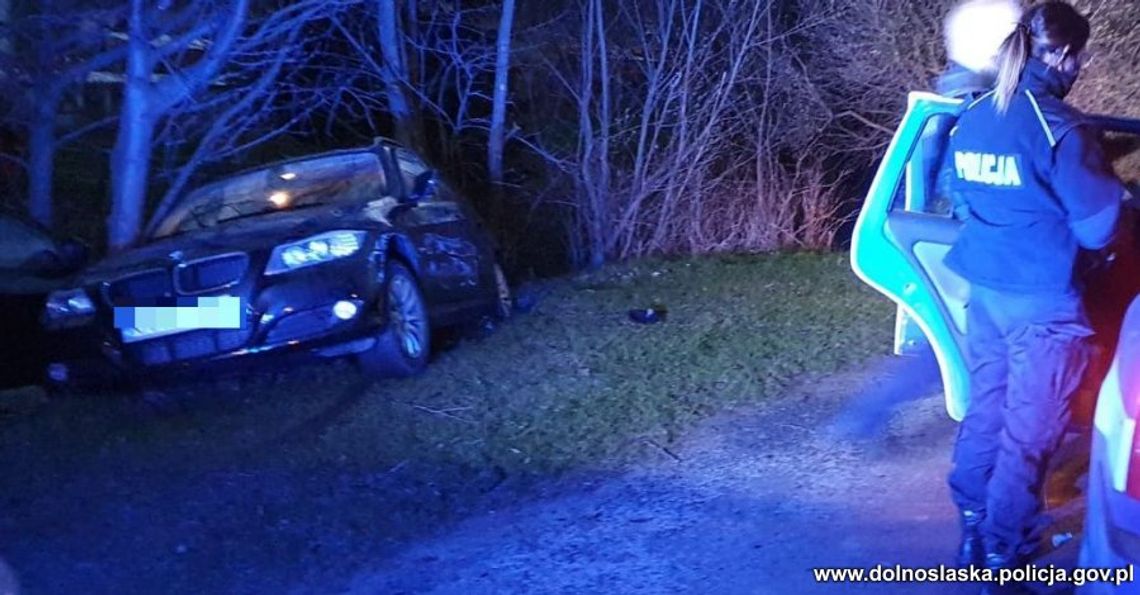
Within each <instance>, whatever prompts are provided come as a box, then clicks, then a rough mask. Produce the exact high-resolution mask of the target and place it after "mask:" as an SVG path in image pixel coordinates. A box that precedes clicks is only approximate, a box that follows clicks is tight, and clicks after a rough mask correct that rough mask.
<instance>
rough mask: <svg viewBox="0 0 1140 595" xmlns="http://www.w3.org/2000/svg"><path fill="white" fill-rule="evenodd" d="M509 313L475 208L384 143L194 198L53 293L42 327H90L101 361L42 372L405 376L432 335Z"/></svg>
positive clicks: (252, 175) (235, 179) (61, 377)
mask: <svg viewBox="0 0 1140 595" xmlns="http://www.w3.org/2000/svg"><path fill="white" fill-rule="evenodd" d="M509 304H510V295H509V289H508V287H507V284H506V280H505V278H504V276H503V273H502V271H501V269H500V268H499V266H498V264H497V263H496V259H495V248H494V244H493V242H492V240H491V238H490V236H489V235H488V234H487V233H486V232H485V231H484V230H483V228H482V227H481V226H480V223H479V221H478V220H477V218H476V216H475V215H474V213H473V212H472V210H471V209H470V207H469V205H467V204H466V203H465V202H464V201H463V200H462V199H461V197H460V196H458V195H457V194H456V193H455V192H454V191H453V190H452V189H450V188H448V186H447V185H446V184H445V183H443V182H442V181H440V179H439V178H438V177H437V176H436V174H435V172H433V171H432V170H431V168H429V167H428V166H427V165H426V164H425V163H424V162H423V161H422V160H421V159H420V158H419V157H418V156H416V154H415V153H413V152H411V151H409V150H407V149H405V148H403V147H400V146H398V145H396V144H394V143H390V142H387V141H380V142H377V143H376V144H375V145H374V146H372V147H369V148H365V149H358V150H348V151H338V152H332V153H325V154H320V155H316V156H311V157H306V158H303V159H296V160H291V161H286V162H281V163H277V164H274V165H271V166H268V167H263V168H260V169H257V170H253V171H247V172H245V173H241V174H238V175H235V176H232V177H229V178H226V179H224V180H221V181H218V182H216V183H213V184H210V185H207V186H204V187H202V188H199V189H197V190H195V191H193V192H191V193H189V194H188V195H187V196H185V198H184V199H183V200H181V201H180V202H179V203H178V204H177V205H175V207H174V208H173V209H171V210H170V212H169V213H168V214H167V215H166V216H165V217H163V218H162V219H161V221H160V222H159V223H158V224H157V225H156V226H155V228H154V230H153V232H152V233H151V234H150V235H149V237H148V239H147V241H146V243H145V244H144V245H142V246H141V247H138V248H135V249H132V250H129V251H125V252H123V253H120V254H116V255H114V256H111V257H110V258H107V259H106V260H104V261H102V262H100V263H98V264H96V265H95V266H93V267H91V268H89V269H88V270H86V271H84V272H83V273H81V274H80V275H79V276H78V281H77V282H76V284H75V286H74V287H71V288H68V289H64V290H60V291H56V292H54V293H53V294H51V296H50V297H49V298H48V301H47V307H46V315H45V323H46V324H47V326H48V327H49V328H51V329H64V328H70V329H75V328H82V329H83V330H84V334H85V335H86V336H88V337H89V340H90V341H91V342H92V343H93V344H96V345H97V347H96V349H97V350H98V351H99V352H101V358H100V359H102V360H103V362H102V363H101V364H97V365H95V366H91V365H90V362H72V361H59V362H53V363H52V364H51V365H50V366H49V370H48V372H49V376H50V377H51V379H52V380H54V381H56V382H58V383H71V382H74V381H82V380H87V379H90V378H91V376H92V374H91V372H96V371H101V370H102V371H105V370H107V369H111V370H114V371H118V372H123V373H125V375H126V376H128V377H133V378H140V377H141V378H146V377H152V378H154V377H156V375H165V374H167V373H169V372H177V371H179V370H184V369H188V368H189V369H194V370H198V369H200V368H201V367H202V366H213V365H215V364H221V363H223V362H230V363H233V362H236V361H238V360H239V359H249V358H252V357H254V356H270V357H269V359H276V358H275V356H274V355H271V354H280V353H283V352H298V351H299V352H304V353H308V354H315V355H317V356H322V357H340V356H349V355H352V356H355V358H356V359H357V361H358V362H359V363H360V364H361V366H362V367H363V368H364V369H365V370H366V371H368V372H371V373H375V374H378V375H382V376H406V375H411V374H415V373H417V372H419V371H420V370H422V369H423V368H424V366H425V365H426V363H427V358H428V355H429V353H430V346H431V336H432V329H433V328H439V327H444V326H451V325H455V324H459V323H463V322H466V321H470V320H473V319H479V318H482V317H484V316H496V315H497V316H500V317H502V316H506V315H507V314H509V312H510V308H509ZM71 332H74V330H73V331H71ZM108 362H109V363H110V364H111V365H110V366H108V365H107V363H108Z"/></svg>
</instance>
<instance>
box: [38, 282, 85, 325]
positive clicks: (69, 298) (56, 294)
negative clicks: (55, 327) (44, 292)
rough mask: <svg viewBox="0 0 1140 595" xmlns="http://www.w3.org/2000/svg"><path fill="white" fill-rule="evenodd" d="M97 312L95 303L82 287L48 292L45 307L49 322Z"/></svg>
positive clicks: (45, 315)
mask: <svg viewBox="0 0 1140 595" xmlns="http://www.w3.org/2000/svg"><path fill="white" fill-rule="evenodd" d="M94 313H95V303H94V302H92V301H91V298H90V297H88V295H87V292H86V291H83V290H82V289H66V290H62V291H53V292H51V293H50V294H48V298H47V304H46V305H45V308H44V317H45V318H46V319H47V322H49V323H51V322H59V321H63V320H69V319H75V318H82V317H86V316H90V315H92V314H94Z"/></svg>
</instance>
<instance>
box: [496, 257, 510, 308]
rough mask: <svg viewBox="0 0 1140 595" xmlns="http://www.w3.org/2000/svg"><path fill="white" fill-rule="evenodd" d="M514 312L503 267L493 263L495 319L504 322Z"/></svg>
mask: <svg viewBox="0 0 1140 595" xmlns="http://www.w3.org/2000/svg"><path fill="white" fill-rule="evenodd" d="M514 311H515V300H514V296H513V295H511V285H510V283H509V282H507V274H506V273H504V272H503V267H502V266H500V265H499V263H495V318H497V319H498V320H500V321H502V320H506V319H508V318H510V317H511V314H513V313H514Z"/></svg>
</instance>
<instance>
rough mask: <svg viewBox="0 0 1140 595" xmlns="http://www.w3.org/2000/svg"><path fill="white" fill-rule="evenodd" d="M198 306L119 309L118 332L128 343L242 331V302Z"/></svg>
mask: <svg viewBox="0 0 1140 595" xmlns="http://www.w3.org/2000/svg"><path fill="white" fill-rule="evenodd" d="M195 302H196V303H194V304H193V305H187V306H135V307H129V308H128V307H121V308H115V328H118V329H119V330H120V331H121V332H122V337H123V342H124V343H133V342H135V341H142V340H145V339H153V338H155V337H161V336H163V335H173V334H175V333H181V332H185V331H193V330H200V329H238V328H241V323H242V316H241V313H242V305H241V298H237V297H232V296H221V297H201V298H197V299H196V300H195Z"/></svg>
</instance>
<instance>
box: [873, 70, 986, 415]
mask: <svg viewBox="0 0 1140 595" xmlns="http://www.w3.org/2000/svg"><path fill="white" fill-rule="evenodd" d="M961 108H962V102H961V101H959V100H953V99H947V98H944V97H939V96H937V95H932V94H929V93H912V94H911V95H910V97H909V99H908V105H907V111H906V114H905V115H904V116H903V119H902V122H901V123H900V124H899V126H898V129H897V130H896V132H895V135H894V138H893V139H892V140H891V143H890V145H889V147H888V149H887V152H886V155H885V156H884V157H883V160H882V162H881V163H880V165H879V169H878V172H877V173H876V175H875V178H874V181H873V182H872V183H871V187H870V190H869V191H868V193H867V196H866V198H865V199H864V202H863V207H862V209H861V210H860V212H859V217H858V219H857V221H856V225H855V232H854V236H853V239H852V246H851V265H852V268H853V269H854V271H855V273H856V274H857V275H858V276H859V278H860V279H862V280H863V281H864V282H865V283H867V284H868V285H870V286H871V287H873V288H875V289H876V290H878V291H879V292H880V293H882V294H883V295H885V296H887V297H888V298H890V299H891V300H892V301H893V302H895V304H896V305H897V314H896V322H895V353H896V354H900V355H907V354H913V353H918V352H920V351H921V350H923V349H927V348H929V349H930V350H932V351H933V353H934V355H935V357H936V358H937V360H938V364H939V368H940V369H941V372H942V383H943V388H944V392H945V398H946V409H947V412H948V413H949V414H950V416H951V417H952V418H954V419H956V420H961V419H962V417H963V416H964V415H965V413H966V406H967V405H968V403H969V398H970V396H969V382H968V373H967V368H966V361H965V332H966V302H967V300H968V299H969V285H968V284H967V283H966V281H965V280H964V279H962V278H961V277H960V276H958V275H957V274H955V273H953V272H951V271H950V270H949V269H947V268H946V266H945V265H944V264H943V262H942V261H943V257H944V256H945V255H946V253H947V252H949V250H950V246H951V245H953V243H954V241H955V240H956V239H957V237H958V234H959V232H960V229H961V225H962V224H961V222H960V221H958V220H957V219H955V218H954V216H953V209H952V207H951V203H950V200H949V198H948V197H946V196H942V195H940V194H939V193H938V192H937V186H938V185H937V184H936V179H937V173H938V169H939V166H940V161H941V159H940V156H941V151H942V150H943V149H944V147H945V141H946V137H947V135H948V134H949V131H950V129H951V128H952V127H953V124H954V121H955V120H956V118H957V114H958V112H959V111H960V110H961Z"/></svg>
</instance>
